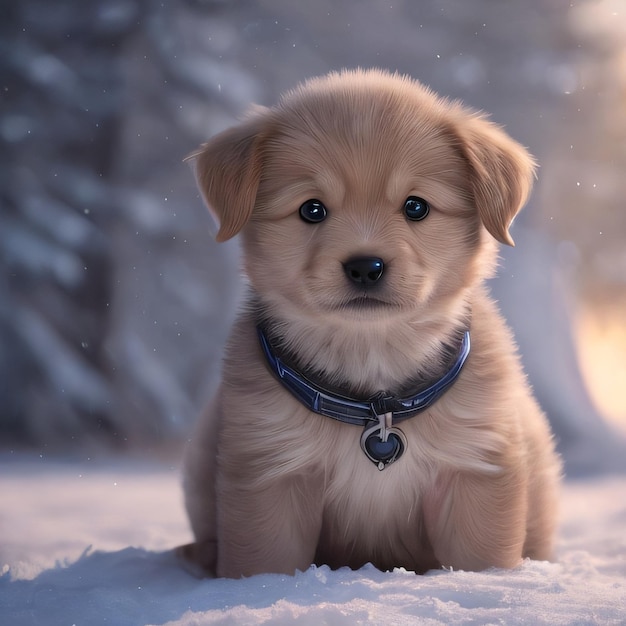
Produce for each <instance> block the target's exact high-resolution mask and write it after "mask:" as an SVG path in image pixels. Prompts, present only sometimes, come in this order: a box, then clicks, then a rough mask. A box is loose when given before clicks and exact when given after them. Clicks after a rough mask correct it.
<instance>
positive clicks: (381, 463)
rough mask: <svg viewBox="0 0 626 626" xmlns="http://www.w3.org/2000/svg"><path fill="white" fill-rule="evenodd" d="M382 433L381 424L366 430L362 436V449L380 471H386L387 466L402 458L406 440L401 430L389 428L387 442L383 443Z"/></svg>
mask: <svg viewBox="0 0 626 626" xmlns="http://www.w3.org/2000/svg"><path fill="white" fill-rule="evenodd" d="M381 431H382V429H381V427H380V425H379V424H375V425H373V426H371V427H370V428H366V429H365V430H364V431H363V434H362V435H361V449H362V450H363V452H365V455H366V456H367V458H368V459H369V460H370V461H372V463H375V464H376V466H377V467H378V469H379V470H384V469H385V467H387V465H389V464H390V463H393V462H394V461H397V460H398V459H399V458H400V457H401V456H402V453H403V452H404V448H405V447H406V438H405V437H404V433H403V432H402V431H401V430H399V429H397V428H388V429H386V434H387V441H383V440H382V438H381Z"/></svg>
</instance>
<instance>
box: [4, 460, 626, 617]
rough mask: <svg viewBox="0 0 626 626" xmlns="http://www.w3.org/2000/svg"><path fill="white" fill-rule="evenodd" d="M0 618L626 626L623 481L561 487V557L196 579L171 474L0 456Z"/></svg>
mask: <svg viewBox="0 0 626 626" xmlns="http://www.w3.org/2000/svg"><path fill="white" fill-rule="evenodd" d="M0 493H1V494H2V509H1V510H0V568H2V576H1V578H0V624H7V625H9V624H10V625H11V626H31V625H37V624H45V625H46V626H55V625H57V624H58V625H59V626H61V625H63V626H71V625H72V624H75V625H76V626H82V625H89V626H96V625H98V624H114V625H115V626H124V625H128V626H134V625H144V624H167V625H168V626H192V625H201V624H223V625H226V624H238V625H239V624H250V625H252V624H279V625H280V624H299V625H300V624H301V625H306V624H315V625H319V624H333V625H334V624H338V625H342V624H388V625H394V624H398V625H400V624H418V623H419V624H426V625H437V624H531V623H532V624H624V623H626V577H625V574H626V533H625V532H624V525H625V524H626V477H624V476H604V477H595V478H593V479H587V480H577V481H575V482H566V483H565V485H564V488H563V497H562V524H561V529H560V532H559V539H558V554H557V562H555V563H547V562H532V561H526V562H524V563H523V564H522V565H521V566H520V567H518V568H516V569H514V570H511V571H505V570H497V569H493V570H488V571H486V572H480V573H471V572H462V571H453V572H450V571H444V570H440V571H432V572H429V573H427V574H426V575H424V576H416V575H415V574H413V573H412V572H407V571H404V570H395V571H393V572H380V571H378V570H376V569H374V568H373V567H371V566H367V567H364V568H362V569H361V570H359V571H356V572H353V571H350V570H347V569H342V570H339V571H331V570H329V569H328V568H327V567H318V568H316V567H311V568H310V569H309V570H307V571H305V572H301V573H298V574H297V575H296V576H283V575H262V576H255V577H252V578H248V579H243V580H224V579H217V580H210V579H198V578H195V577H193V576H192V575H191V574H190V573H188V571H187V570H185V569H184V567H183V566H182V565H181V563H180V562H179V561H178V560H177V559H176V557H175V556H174V554H173V552H172V550H171V548H173V547H174V546H176V545H179V544H181V543H184V542H187V541H189V540H190V539H191V535H190V531H189V528H188V526H187V522H186V519H185V514H184V510H183V505H182V494H181V490H180V485H179V471H178V468H177V467H176V466H175V465H172V464H167V463H164V462H161V463H156V462H146V461H137V460H135V461H130V460H127V459H121V460H120V459H118V460H112V459H108V460H104V461H83V462H76V461H73V462H72V461H65V462H52V461H47V460H45V459H39V458H37V459H33V458H28V457H27V458H18V459H15V458H11V457H10V456H8V455H6V454H5V455H3V457H2V458H0Z"/></svg>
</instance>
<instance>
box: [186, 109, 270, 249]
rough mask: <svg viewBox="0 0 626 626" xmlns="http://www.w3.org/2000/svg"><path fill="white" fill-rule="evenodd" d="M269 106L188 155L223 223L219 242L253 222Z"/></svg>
mask: <svg viewBox="0 0 626 626" xmlns="http://www.w3.org/2000/svg"><path fill="white" fill-rule="evenodd" d="M267 117H268V109H265V108H263V107H255V109H254V110H252V111H251V112H250V114H249V115H248V117H247V118H246V119H245V120H244V121H243V122H242V123H241V124H239V126H235V127H233V128H229V129H228V130H225V131H224V132H222V133H220V134H219V135H216V136H215V137H213V139H211V140H210V141H208V142H207V143H205V144H203V145H202V146H200V148H199V149H198V150H196V151H195V152H192V153H191V154H190V155H189V156H187V157H186V158H185V161H192V162H193V164H194V166H195V173H196V182H197V184H198V187H199V188H200V191H201V193H202V197H203V198H204V201H205V203H206V205H207V207H208V208H209V211H210V212H211V213H212V215H213V216H214V217H215V218H216V220H217V221H218V223H219V231H218V233H217V235H216V237H215V238H216V240H217V241H226V240H228V239H230V238H231V237H234V236H235V235H236V234H237V233H238V232H239V231H240V230H241V229H242V228H243V227H244V226H245V225H246V224H247V222H248V221H249V219H250V217H251V216H252V211H253V209H254V205H255V203H256V195H257V190H258V186H259V181H260V178H261V168H262V159H261V145H262V143H263V135H264V132H263V131H264V129H265V127H266V122H267Z"/></svg>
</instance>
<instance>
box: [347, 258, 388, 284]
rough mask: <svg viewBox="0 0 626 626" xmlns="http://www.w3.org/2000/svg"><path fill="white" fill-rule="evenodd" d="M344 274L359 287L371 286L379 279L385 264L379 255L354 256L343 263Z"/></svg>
mask: <svg viewBox="0 0 626 626" xmlns="http://www.w3.org/2000/svg"><path fill="white" fill-rule="evenodd" d="M343 269H344V272H345V273H346V276H347V277H348V278H349V279H350V281H352V282H353V283H355V284H356V285H358V286H359V287H366V288H367V287H373V286H374V285H375V284H376V283H378V282H379V281H380V279H381V278H382V276H383V273H384V271H385V264H384V263H383V260H382V259H381V258H379V257H373V256H372V257H370V256H367V257H354V258H352V259H349V260H348V261H346V262H345V263H344V264H343Z"/></svg>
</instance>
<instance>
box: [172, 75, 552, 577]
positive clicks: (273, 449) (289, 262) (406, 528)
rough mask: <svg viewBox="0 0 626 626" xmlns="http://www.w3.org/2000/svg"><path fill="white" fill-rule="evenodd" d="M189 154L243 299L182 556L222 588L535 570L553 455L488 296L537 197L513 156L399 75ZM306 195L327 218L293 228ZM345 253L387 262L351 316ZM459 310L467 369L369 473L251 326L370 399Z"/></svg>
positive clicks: (500, 137)
mask: <svg viewBox="0 0 626 626" xmlns="http://www.w3.org/2000/svg"><path fill="white" fill-rule="evenodd" d="M193 156H194V157H195V162H196V167H197V174H198V181H199V185H200V188H201V190H202V193H203V196H204V198H205V200H206V201H207V203H208V205H209V206H210V208H211V210H212V211H213V212H214V214H215V215H216V216H217V218H218V219H219V222H220V230H219V234H218V239H219V240H225V239H228V238H230V237H232V236H234V235H236V234H237V233H241V236H242V243H243V250H244V264H245V272H246V274H247V277H248V279H249V283H250V294H249V298H248V302H247V305H246V306H245V307H244V308H243V309H242V311H241V313H240V315H239V317H238V319H237V321H236V323H235V325H234V328H233V330H232V333H231V337H230V341H229V343H228V346H227V350H226V357H225V363H224V371H223V380H222V384H221V387H220V389H219V391H218V393H217V396H216V399H215V401H214V403H213V404H212V406H211V407H210V409H209V410H208V411H207V412H206V414H205V415H204V416H203V418H202V419H201V420H200V422H199V425H198V428H197V430H196V432H195V435H194V436H193V438H192V440H191V443H190V445H189V448H188V452H187V456H186V463H185V495H186V504H187V509H188V513H189V518H190V521H191V525H192V528H193V531H194V533H195V537H196V544H194V545H193V546H189V547H187V549H186V554H187V556H189V557H190V558H191V559H193V560H195V561H196V562H197V563H199V564H200V565H201V566H202V567H203V568H204V569H205V570H207V571H208V572H210V573H214V574H215V573H216V574H217V575H218V576H227V577H239V576H249V575H252V574H258V573H262V572H283V573H288V574H292V573H294V572H295V571H296V570H304V569H306V568H307V567H308V566H309V565H310V564H311V563H314V562H315V563H328V564H329V565H331V566H332V567H340V566H344V565H347V566H350V567H354V568H356V567H360V566H361V565H363V564H365V563H367V562H372V563H374V564H375V565H376V566H377V567H380V568H383V569H387V568H392V567H395V566H402V567H405V568H408V569H411V570H415V571H418V572H423V571H425V570H427V569H429V568H433V567H439V566H445V567H452V568H454V569H458V568H462V569H481V568H485V567H489V566H498V567H514V566H515V565H517V564H518V563H519V562H520V560H521V559H522V558H523V557H531V558H537V559H547V558H549V557H550V555H551V550H552V539H553V533H554V527H555V516H556V491H557V485H558V479H559V474H560V465H559V461H558V459H557V457H556V455H555V452H554V448H553V444H552V439H551V435H550V432H549V428H548V425H547V422H546V419H545V417H544V416H543V414H542V413H541V411H540V409H539V407H538V406H537V404H536V402H535V401H534V399H533V398H532V395H531V392H530V390H529V388H528V385H527V383H526V381H525V377H524V375H523V373H522V371H521V368H520V364H519V361H518V357H517V356H516V353H515V347H514V344H513V341H512V338H511V335H510V333H509V331H508V330H507V328H506V326H505V325H504V323H503V321H502V320H501V318H500V316H499V314H498V312H497V310H496V307H495V305H494V304H493V303H492V301H491V300H490V298H489V296H488V294H487V293H486V291H485V288H484V286H483V281H484V279H485V278H486V277H488V276H490V275H491V274H492V272H493V268H494V264H495V254H496V243H495V239H497V240H499V241H501V242H504V243H512V240H511V238H510V234H509V230H508V229H509V225H510V223H511V220H512V219H513V218H514V216H515V215H516V213H517V212H518V211H519V209H520V208H521V206H522V205H523V203H524V201H525V199H526V197H527V195H528V193H529V191H530V186H531V180H532V175H533V170H534V164H533V162H532V160H531V158H530V157H529V155H528V154H527V152H526V151H525V150H524V149H523V148H522V147H521V146H520V145H519V144H517V143H516V142H514V141H513V140H512V139H510V138H509V137H508V136H507V135H506V134H505V133H504V132H503V131H502V130H501V129H499V128H498V127H497V126H495V125H494V124H492V123H491V122H489V121H487V120H486V119H485V118H484V117H483V116H481V115H478V114H475V113H473V112H471V111H468V110H467V109H465V108H463V107H462V106H461V105H460V104H457V103H450V102H448V101H445V100H443V99H440V98H438V97H437V96H435V95H434V94H433V93H432V92H430V91H429V90H427V89H426V88H425V87H423V86H421V85H420V84H419V83H417V82H415V81H413V80H411V79H409V78H406V77H399V76H396V75H390V74H387V73H384V72H379V71H355V72H342V73H339V74H331V75H329V76H326V77H322V78H318V79H314V80H312V81H309V82H307V83H306V84H304V85H303V86H301V87H300V88H298V89H296V90H295V91H293V92H291V93H288V94H287V95H285V96H284V97H283V99H282V100H281V101H280V102H279V103H278V105H276V106H275V107H273V108H271V109H257V110H256V111H255V112H253V113H252V114H251V115H250V116H249V117H248V118H247V119H246V120H244V121H243V122H242V123H241V125H239V126H237V127H235V128H232V129H230V130H227V131H226V132H224V133H222V134H221V135H218V136H217V137H216V138H214V139H213V140H211V141H210V142H209V143H207V144H205V145H204V146H202V147H201V149H200V150H199V151H198V152H197V153H195V154H194V155H193ZM410 195H417V196H420V197H423V198H426V199H427V200H428V201H429V203H430V205H431V213H430V214H429V215H428V217H427V218H426V219H425V220H423V221H421V222H409V221H407V220H406V218H405V217H404V215H403V213H402V206H403V204H404V201H405V199H406V198H407V197H408V196H410ZM311 198H315V199H318V200H321V201H322V202H324V204H325V205H326V207H327V208H328V212H329V215H328V218H327V219H326V220H325V221H324V222H322V223H320V224H315V225H312V224H308V223H305V222H303V221H302V220H301V219H300V218H299V216H298V209H299V207H300V205H301V204H302V203H303V202H305V201H306V200H309V199H311ZM494 238H495V239H494ZM358 255H366V256H379V257H381V258H383V259H384V261H385V266H386V268H388V269H386V271H385V278H384V284H383V286H382V290H381V291H380V292H379V295H378V297H380V298H382V299H383V300H384V301H385V302H386V304H385V305H384V306H379V307H377V308H365V309H359V308H356V307H348V306H347V302H348V300H349V299H350V298H353V297H354V292H353V290H351V288H350V286H349V285H348V282H349V281H348V280H347V278H346V276H345V275H344V272H343V268H342V263H344V262H345V261H346V260H347V259H349V258H351V257H354V256H358ZM468 307H469V308H470V309H471V315H472V317H471V336H472V351H471V354H470V356H469V358H468V360H467V362H466V364H465V366H464V368H463V370H462V372H461V375H460V377H459V378H458V380H457V381H456V382H455V384H454V385H453V386H452V387H451V388H450V389H449V390H448V391H447V392H446V393H445V395H444V396H443V397H442V398H441V399H440V400H438V401H437V402H436V403H435V404H434V405H433V406H432V407H431V408H429V409H428V410H427V411H425V412H423V413H421V414H419V415H417V416H416V417H413V418H411V419H409V420H407V421H405V422H402V424H401V429H402V431H403V432H404V434H405V435H406V438H407V441H408V447H407V450H406V451H405V453H404V455H403V456H402V457H401V458H400V459H399V460H398V461H397V462H395V463H394V464H392V465H390V466H389V467H387V468H386V469H385V470H384V471H378V469H377V468H376V466H375V465H374V464H373V463H371V461H369V460H368V459H367V458H366V456H365V455H364V454H363V452H362V451H361V449H360V447H359V438H360V435H361V428H359V427H357V426H352V425H348V424H343V423H339V422H336V421H334V420H332V419H330V418H327V417H322V416H320V415H317V414H314V413H311V412H309V411H308V410H307V409H306V408H305V407H304V406H302V405H301V404H300V403H298V402H297V401H296V400H295V399H294V398H293V397H292V396H291V395H290V394H289V392H287V391H286V390H285V389H283V388H282V387H281V385H280V384H279V383H278V382H277V381H276V379H275V378H274V377H273V376H272V374H271V373H270V372H269V370H268V369H267V367H266V364H265V362H264V360H263V356H262V354H261V352H260V349H259V345H258V340H257V337H256V331H255V326H256V322H257V316H258V314H259V308H262V309H263V311H264V314H265V315H266V316H268V317H269V319H270V320H271V324H272V325H273V328H274V329H275V330H276V331H277V332H279V334H280V336H281V337H282V339H283V341H284V346H283V347H284V348H285V349H286V350H288V351H289V352H290V353H291V354H295V355H297V358H298V362H299V363H300V364H302V365H303V366H307V367H311V368H313V369H314V370H315V371H317V372H321V373H323V375H324V377H325V379H326V380H328V382H329V383H333V384H341V385H347V386H348V387H349V388H350V389H351V390H353V391H358V392H359V393H362V394H364V395H365V396H367V395H368V394H371V393H374V392H376V391H379V390H390V391H393V390H394V389H398V387H399V386H400V385H401V384H403V383H404V382H405V381H406V380H407V379H408V378H409V377H410V376H411V375H413V374H414V373H416V372H419V371H425V370H428V368H429V367H430V364H431V363H432V362H433V360H436V358H437V356H438V354H439V350H440V348H441V345H442V342H445V341H446V340H447V339H449V338H450V336H451V334H452V333H453V332H455V330H456V329H457V328H458V327H459V325H460V324H461V323H462V321H463V319H464V318H465V316H466V314H467V310H468Z"/></svg>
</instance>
